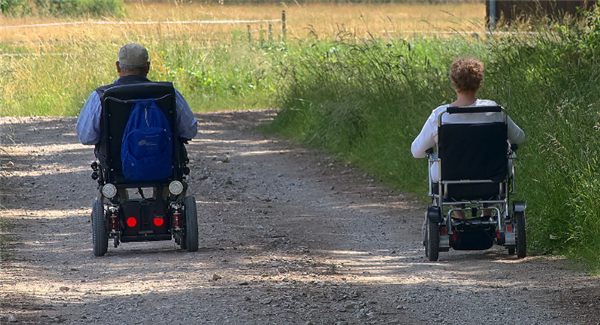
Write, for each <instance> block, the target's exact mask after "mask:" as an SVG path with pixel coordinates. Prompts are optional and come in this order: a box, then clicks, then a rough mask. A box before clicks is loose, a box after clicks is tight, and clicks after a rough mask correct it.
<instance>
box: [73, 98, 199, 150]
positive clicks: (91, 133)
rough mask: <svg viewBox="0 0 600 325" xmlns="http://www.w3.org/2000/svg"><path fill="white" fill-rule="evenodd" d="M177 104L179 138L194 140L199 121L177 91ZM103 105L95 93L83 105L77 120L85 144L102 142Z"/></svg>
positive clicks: (78, 134) (80, 136)
mask: <svg viewBox="0 0 600 325" xmlns="http://www.w3.org/2000/svg"><path fill="white" fill-rule="evenodd" d="M175 104H176V106H177V130H178V131H179V136H180V137H182V138H186V139H193V138H194V137H195V136H196V134H197V133H198V120H196V118H195V117H194V113H192V110H191V109H190V106H189V105H188V103H187V102H186V101H185V98H183V96H182V95H181V94H180V93H179V91H178V90H177V89H175ZM101 113H102V103H101V102H100V96H98V93H97V92H95V91H94V92H93V93H92V94H91V95H90V97H88V99H87V101H86V102H85V104H84V105H83V108H82V109H81V112H80V113H79V118H77V126H76V127H75V130H76V131H77V136H78V137H79V141H80V142H81V143H83V144H88V145H92V144H96V143H98V142H99V141H100V114H101Z"/></svg>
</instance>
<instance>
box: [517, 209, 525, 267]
mask: <svg viewBox="0 0 600 325" xmlns="http://www.w3.org/2000/svg"><path fill="white" fill-rule="evenodd" d="M515 228H516V229H515V236H516V241H517V258H523V257H525V256H527V232H526V230H525V212H515Z"/></svg>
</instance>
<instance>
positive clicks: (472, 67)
mask: <svg viewBox="0 0 600 325" xmlns="http://www.w3.org/2000/svg"><path fill="white" fill-rule="evenodd" d="M483 70H484V66H483V62H481V61H479V60H477V59H474V58H458V59H456V60H454V62H452V65H451V66H450V80H451V81H452V84H453V85H454V88H455V89H456V91H457V92H476V91H477V89H479V87H481V83H482V81H483Z"/></svg>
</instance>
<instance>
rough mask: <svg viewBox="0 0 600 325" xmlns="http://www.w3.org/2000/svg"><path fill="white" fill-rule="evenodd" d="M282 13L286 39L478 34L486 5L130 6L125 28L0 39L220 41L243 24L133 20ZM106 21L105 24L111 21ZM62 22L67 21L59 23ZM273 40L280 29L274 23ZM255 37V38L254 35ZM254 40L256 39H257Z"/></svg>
mask: <svg viewBox="0 0 600 325" xmlns="http://www.w3.org/2000/svg"><path fill="white" fill-rule="evenodd" d="M282 10H285V11H286V15H287V27H288V34H287V36H288V37H289V38H290V39H304V38H307V37H319V38H321V39H324V38H334V37H336V36H338V35H339V34H340V33H345V34H347V33H350V34H351V35H353V36H356V37H370V36H374V37H386V36H397V35H399V34H403V33H404V36H406V34H412V33H411V32H412V31H422V32H432V31H454V30H458V31H481V30H483V29H484V16H485V5H484V3H481V2H469V3H454V4H452V3H445V4H427V3H381V4H377V3H343V4H342V3H339V4H336V3H303V4H298V3H296V4H294V3H292V4H285V3H269V4H227V5H218V4H200V3H191V4H177V3H128V4H127V5H126V8H125V17H124V18H122V19H120V21H121V22H125V23H128V24H125V25H97V24H84V25H66V26H51V27H48V26H46V27H30V28H11V29H4V30H2V31H1V33H0V41H2V42H14V41H25V42H27V41H46V40H78V39H86V38H91V39H95V38H97V37H100V36H102V37H104V38H105V39H108V40H115V41H117V40H122V39H123V37H129V38H130V37H132V36H134V35H137V36H138V37H139V36H140V35H149V34H159V35H163V36H164V35H185V36H186V37H189V38H191V39H223V38H229V37H231V34H232V31H233V30H238V31H245V30H246V28H247V27H246V25H247V24H246V23H239V24H233V23H230V24H185V25H177V24H158V25H135V24H133V22H165V21H190V20H211V21H212V20H271V19H280V18H281V14H282ZM115 20H117V19H115V18H106V19H105V21H115ZM54 22H57V20H54V19H48V18H31V17H27V18H10V17H2V19H1V21H0V25H1V26H17V25H31V24H44V23H54ZM62 22H69V21H68V20H62ZM252 29H253V30H255V31H258V30H260V29H262V30H263V31H264V32H265V37H266V30H267V29H268V24H267V23H262V24H253V27H252ZM273 31H274V37H277V36H278V35H279V33H280V31H281V25H280V24H279V23H274V24H273ZM255 35H256V34H255ZM255 37H258V36H255Z"/></svg>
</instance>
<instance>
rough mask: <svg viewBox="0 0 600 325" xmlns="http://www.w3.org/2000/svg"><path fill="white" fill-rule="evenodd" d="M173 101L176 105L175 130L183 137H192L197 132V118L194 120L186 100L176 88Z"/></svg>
mask: <svg viewBox="0 0 600 325" xmlns="http://www.w3.org/2000/svg"><path fill="white" fill-rule="evenodd" d="M175 102H176V105H177V130H178V131H179V136H180V137H182V138H185V139H193V138H194V137H195V136H196V134H197V133H198V120H196V118H195V117H194V113H192V110H191V109H190V106H189V105H188V103H187V101H186V100H185V98H183V96H182V95H181V93H179V91H178V90H177V89H175Z"/></svg>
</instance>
